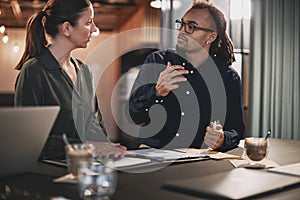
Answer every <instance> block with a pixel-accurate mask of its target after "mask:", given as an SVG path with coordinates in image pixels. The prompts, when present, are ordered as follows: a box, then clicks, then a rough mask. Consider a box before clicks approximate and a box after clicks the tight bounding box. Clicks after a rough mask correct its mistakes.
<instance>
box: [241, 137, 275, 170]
mask: <svg viewBox="0 0 300 200" xmlns="http://www.w3.org/2000/svg"><path fill="white" fill-rule="evenodd" d="M268 148H269V141H268V139H265V138H254V137H251V138H245V145H244V158H245V159H246V160H247V161H248V162H249V166H252V167H257V168H263V167H265V165H264V164H263V160H264V159H265V158H267V154H268Z"/></svg>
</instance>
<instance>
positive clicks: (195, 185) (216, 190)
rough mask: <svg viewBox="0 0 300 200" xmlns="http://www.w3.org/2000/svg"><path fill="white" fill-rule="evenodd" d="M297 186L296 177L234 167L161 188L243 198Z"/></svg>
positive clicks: (167, 183)
mask: <svg viewBox="0 0 300 200" xmlns="http://www.w3.org/2000/svg"><path fill="white" fill-rule="evenodd" d="M297 183H300V178H297V177H293V176H284V175H281V174H276V173H269V172H267V171H265V170H253V169H245V168H236V169H233V170H231V171H226V172H220V173H214V174H210V175H206V176H201V177H196V178H195V177H193V178H188V179H183V180H177V181H170V182H166V183H165V185H164V189H168V190H173V191H176V192H182V193H186V194H190V195H194V196H199V197H202V198H203V197H206V198H213V199H215V198H217V199H221V198H222V199H243V198H247V197H253V196H255V195H259V194H262V193H265V192H269V191H273V190H277V189H282V188H284V187H286V186H289V185H293V184H297Z"/></svg>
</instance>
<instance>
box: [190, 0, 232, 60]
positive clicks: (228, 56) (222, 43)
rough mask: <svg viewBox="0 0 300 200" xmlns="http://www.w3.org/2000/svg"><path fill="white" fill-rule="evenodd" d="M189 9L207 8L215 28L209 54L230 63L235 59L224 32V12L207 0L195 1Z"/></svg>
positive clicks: (229, 41)
mask: <svg viewBox="0 0 300 200" xmlns="http://www.w3.org/2000/svg"><path fill="white" fill-rule="evenodd" d="M191 9H207V10H208V12H209V13H210V15H211V17H212V18H213V20H214V22H215V24H216V26H217V27H216V28H217V34H218V36H217V38H216V40H215V41H214V42H213V43H212V44H211V46H210V49H209V55H210V56H211V57H212V58H214V57H217V58H218V59H220V60H221V61H223V62H225V63H228V64H230V65H231V64H232V63H233V62H234V61H235V57H234V52H233V44H232V41H231V39H230V37H229V36H228V34H227V33H226V26H227V22H226V19H225V17H224V14H223V13H222V12H221V11H220V10H219V9H218V8H217V7H215V6H214V5H213V4H211V3H207V2H203V1H200V2H195V3H194V4H193V6H192V8H191Z"/></svg>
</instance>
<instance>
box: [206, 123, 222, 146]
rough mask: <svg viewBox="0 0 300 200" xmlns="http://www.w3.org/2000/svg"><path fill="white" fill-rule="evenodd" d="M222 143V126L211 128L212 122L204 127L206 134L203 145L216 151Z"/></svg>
mask: <svg viewBox="0 0 300 200" xmlns="http://www.w3.org/2000/svg"><path fill="white" fill-rule="evenodd" d="M223 142H224V132H223V127H222V125H220V124H219V125H216V126H215V127H213V122H210V125H209V126H208V127H206V133H205V137H204V143H205V144H207V146H209V147H210V148H212V149H218V148H220V147H221V146H222V144H223Z"/></svg>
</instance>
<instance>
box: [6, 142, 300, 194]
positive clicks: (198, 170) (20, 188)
mask: <svg viewBox="0 0 300 200" xmlns="http://www.w3.org/2000/svg"><path fill="white" fill-rule="evenodd" d="M269 149H270V151H269V159H271V160H273V161H274V162H276V163H277V164H279V165H286V164H291V163H296V162H300V156H299V152H300V141H293V140H282V139H270V148H269ZM227 153H230V154H234V155H242V153H243V149H242V148H236V149H233V150H231V151H229V152H227ZM152 167H153V166H145V168H139V169H140V172H141V173H129V172H124V171H119V172H118V185H117V190H116V192H115V194H114V195H113V197H112V198H111V199H112V200H114V199H130V200H134V199H143V200H146V199H151V200H153V199H172V200H177V199H178V200H179V199H180V200H183V199H189V200H193V199H199V197H195V196H191V195H187V194H182V193H179V192H174V191H170V190H166V189H164V188H163V185H164V183H165V182H166V181H174V180H177V181H180V179H185V178H192V177H201V176H203V175H207V174H213V173H217V172H223V171H229V170H232V169H234V167H233V166H232V164H231V163H230V162H229V161H228V160H203V161H194V162H184V163H173V164H171V165H168V166H166V167H164V168H161V169H159V170H156V171H149V172H144V173H142V172H143V171H145V169H152ZM263 170H264V169H263ZM266 173H267V172H266ZM64 174H66V168H64V167H58V166H54V165H49V164H45V163H38V164H37V166H36V169H35V170H34V171H33V172H32V173H25V174H20V175H15V176H10V177H6V178H3V179H1V180H0V194H1V195H0V199H50V198H53V197H65V198H67V199H79V195H78V192H77V186H76V185H75V184H66V183H54V182H53V179H55V178H57V177H60V176H62V175H64ZM299 194H300V184H297V185H293V186H290V187H287V188H285V189H282V190H278V191H273V192H269V193H266V194H262V195H259V196H256V197H255V199H299ZM207 198H208V199H209V196H206V197H205V199H207ZM202 199H203V198H202Z"/></svg>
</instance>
